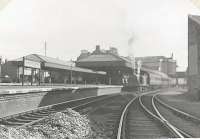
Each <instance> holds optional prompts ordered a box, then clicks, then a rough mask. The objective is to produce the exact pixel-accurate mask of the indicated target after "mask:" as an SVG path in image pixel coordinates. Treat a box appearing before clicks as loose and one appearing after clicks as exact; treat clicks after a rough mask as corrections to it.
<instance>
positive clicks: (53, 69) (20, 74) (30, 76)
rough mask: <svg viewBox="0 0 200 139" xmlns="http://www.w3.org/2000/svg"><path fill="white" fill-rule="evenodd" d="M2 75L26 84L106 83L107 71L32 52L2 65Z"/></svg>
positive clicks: (12, 80)
mask: <svg viewBox="0 0 200 139" xmlns="http://www.w3.org/2000/svg"><path fill="white" fill-rule="evenodd" d="M1 68H2V76H4V77H5V76H7V77H8V78H9V79H10V82H16V83H24V84H31V85H32V84H40V83H65V84H76V83H79V84H97V83H98V84H105V76H106V72H102V71H94V70H91V69H86V68H79V67H75V64H74V62H68V61H63V60H60V59H57V58H52V57H47V56H42V55H38V54H30V55H27V56H24V57H21V58H19V59H15V60H11V61H7V62H5V63H4V64H2V66H1Z"/></svg>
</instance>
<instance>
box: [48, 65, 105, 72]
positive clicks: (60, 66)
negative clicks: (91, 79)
mask: <svg viewBox="0 0 200 139" xmlns="http://www.w3.org/2000/svg"><path fill="white" fill-rule="evenodd" d="M44 66H45V67H48V68H56V69H63V70H68V71H71V70H72V71H76V72H84V73H92V74H100V75H106V72H103V71H93V70H90V69H85V68H79V67H73V66H72V67H71V66H66V65H60V64H55V63H44Z"/></svg>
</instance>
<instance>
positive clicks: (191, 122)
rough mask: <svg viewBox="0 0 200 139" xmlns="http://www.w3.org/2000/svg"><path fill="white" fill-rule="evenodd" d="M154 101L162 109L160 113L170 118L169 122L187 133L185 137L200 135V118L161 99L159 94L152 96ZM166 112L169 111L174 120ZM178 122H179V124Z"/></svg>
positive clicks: (184, 133) (183, 132)
mask: <svg viewBox="0 0 200 139" xmlns="http://www.w3.org/2000/svg"><path fill="white" fill-rule="evenodd" d="M152 101H153V102H154V105H156V106H157V108H158V109H159V111H161V113H160V115H161V116H162V117H163V118H165V119H166V120H169V122H171V123H173V124H176V127H177V129H178V130H180V128H181V129H182V130H181V131H182V134H183V135H185V137H189V138H192V137H195V138H197V137H200V133H199V131H200V118H198V117H196V116H194V115H192V114H190V113H187V112H185V111H182V110H180V109H177V108H175V107H173V106H171V105H169V104H167V103H165V102H164V101H162V100H161V99H159V97H158V94H156V95H154V96H153V97H152ZM166 113H168V114H169V116H172V117H173V118H172V119H173V120H172V119H171V120H170V119H169V118H168V117H169V116H168V115H166ZM176 122H177V123H178V122H179V124H177V123H176ZM183 123H184V124H183Z"/></svg>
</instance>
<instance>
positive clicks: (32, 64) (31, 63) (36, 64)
mask: <svg viewBox="0 0 200 139" xmlns="http://www.w3.org/2000/svg"><path fill="white" fill-rule="evenodd" d="M24 66H25V67H30V68H37V69H40V68H41V65H40V62H36V61H31V60H27V59H25V60H24Z"/></svg>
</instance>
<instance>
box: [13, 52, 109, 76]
mask: <svg viewBox="0 0 200 139" xmlns="http://www.w3.org/2000/svg"><path fill="white" fill-rule="evenodd" d="M25 59H27V60H32V61H37V62H43V63H44V66H45V67H50V68H57V69H65V70H73V71H77V72H85V73H94V74H101V75H106V72H103V71H94V70H90V69H86V68H79V67H75V64H74V63H73V62H71V61H64V60H60V59H57V58H52V57H47V56H42V55H38V54H30V55H27V56H25ZM22 60H23V58H18V59H16V60H12V61H22Z"/></svg>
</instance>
